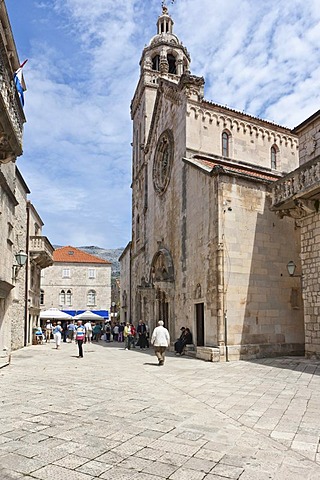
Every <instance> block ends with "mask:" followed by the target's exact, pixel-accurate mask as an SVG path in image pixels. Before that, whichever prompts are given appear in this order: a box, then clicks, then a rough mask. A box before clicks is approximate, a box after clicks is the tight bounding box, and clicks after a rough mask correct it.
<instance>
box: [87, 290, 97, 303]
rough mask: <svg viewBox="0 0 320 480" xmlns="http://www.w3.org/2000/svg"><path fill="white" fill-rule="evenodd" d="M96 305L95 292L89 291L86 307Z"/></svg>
mask: <svg viewBox="0 0 320 480" xmlns="http://www.w3.org/2000/svg"><path fill="white" fill-rule="evenodd" d="M95 304H96V292H95V291H94V290H89V292H88V295H87V305H90V306H93V305H95Z"/></svg>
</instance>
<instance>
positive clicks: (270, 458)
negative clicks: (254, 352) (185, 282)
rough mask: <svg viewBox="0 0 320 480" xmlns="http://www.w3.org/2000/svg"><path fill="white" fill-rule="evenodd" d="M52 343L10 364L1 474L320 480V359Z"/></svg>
mask: <svg viewBox="0 0 320 480" xmlns="http://www.w3.org/2000/svg"><path fill="white" fill-rule="evenodd" d="M76 355H77V351H76V346H75V344H62V346H61V350H56V349H54V345H53V343H51V344H48V345H38V346H32V347H28V348H24V349H22V350H20V351H18V352H15V353H14V354H13V357H12V363H11V365H10V366H8V367H6V368H3V369H1V370H0V401H1V408H0V479H1V480H11V479H24V480H26V479H40V480H49V479H54V480H92V479H96V478H100V479H105V480H132V479H135V480H160V479H170V480H202V479H205V480H225V479H233V480H238V479H240V480H266V479H277V480H319V479H320V464H319V463H320V454H319V453H318V446H319V432H320V428H319V427H320V425H319V424H320V415H319V404H320V400H319V394H320V376H319V375H320V362H316V361H308V360H305V359H303V358H297V357H290V358H289V357H286V358H277V359H267V360H259V361H252V362H244V361H241V362H230V363H214V364H213V363H205V362H202V361H200V360H196V359H193V358H187V357H175V356H173V355H172V354H168V356H167V360H166V363H165V365H164V366H163V367H159V366H158V365H157V362H156V358H155V356H154V355H153V352H152V351H151V350H150V351H141V350H138V349H135V350H131V351H125V350H123V348H122V345H121V347H120V346H119V344H105V343H104V342H101V344H100V345H96V344H93V345H88V346H85V355H84V358H83V359H78V358H77V357H76Z"/></svg>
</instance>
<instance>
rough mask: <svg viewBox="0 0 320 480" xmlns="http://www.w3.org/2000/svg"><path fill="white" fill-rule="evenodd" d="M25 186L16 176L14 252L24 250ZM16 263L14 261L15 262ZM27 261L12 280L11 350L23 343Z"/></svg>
mask: <svg viewBox="0 0 320 480" xmlns="http://www.w3.org/2000/svg"><path fill="white" fill-rule="evenodd" d="M28 191H29V190H27V186H26V184H25V183H24V181H23V180H22V179H21V177H20V176H18V175H17V177H16V188H15V195H16V198H17V200H18V202H19V205H17V206H16V207H15V223H14V235H15V242H14V254H15V253H18V252H19V251H20V250H23V251H24V252H25V251H26V244H27V208H26V207H27V193H28ZM15 263H16V262H15ZM27 267H28V263H26V265H24V266H23V267H21V268H20V269H19V270H18V272H17V275H16V278H15V280H14V285H15V287H14V289H13V290H12V293H11V295H12V297H11V298H12V303H11V305H10V307H9V310H8V313H9V319H10V324H11V347H12V350H17V349H18V348H22V347H23V346H24V343H25V308H26V292H25V283H26V269H27Z"/></svg>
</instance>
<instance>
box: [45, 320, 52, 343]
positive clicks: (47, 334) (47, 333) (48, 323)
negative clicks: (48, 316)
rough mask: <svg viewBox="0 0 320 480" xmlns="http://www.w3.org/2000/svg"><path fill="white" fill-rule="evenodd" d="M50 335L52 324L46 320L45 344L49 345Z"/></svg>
mask: <svg viewBox="0 0 320 480" xmlns="http://www.w3.org/2000/svg"><path fill="white" fill-rule="evenodd" d="M51 333H52V323H51V322H50V320H47V323H46V343H47V342H49V343H50V339H51Z"/></svg>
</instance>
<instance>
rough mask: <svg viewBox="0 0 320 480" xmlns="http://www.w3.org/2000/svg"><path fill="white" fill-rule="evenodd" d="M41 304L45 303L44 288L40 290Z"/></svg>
mask: <svg viewBox="0 0 320 480" xmlns="http://www.w3.org/2000/svg"><path fill="white" fill-rule="evenodd" d="M40 305H44V290H42V289H41V290H40Z"/></svg>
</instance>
